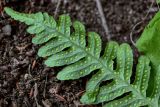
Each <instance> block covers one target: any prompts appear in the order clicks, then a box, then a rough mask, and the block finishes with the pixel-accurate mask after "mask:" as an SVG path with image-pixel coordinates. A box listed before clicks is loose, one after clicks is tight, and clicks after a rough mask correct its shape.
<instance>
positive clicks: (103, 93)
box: [5, 8, 160, 107]
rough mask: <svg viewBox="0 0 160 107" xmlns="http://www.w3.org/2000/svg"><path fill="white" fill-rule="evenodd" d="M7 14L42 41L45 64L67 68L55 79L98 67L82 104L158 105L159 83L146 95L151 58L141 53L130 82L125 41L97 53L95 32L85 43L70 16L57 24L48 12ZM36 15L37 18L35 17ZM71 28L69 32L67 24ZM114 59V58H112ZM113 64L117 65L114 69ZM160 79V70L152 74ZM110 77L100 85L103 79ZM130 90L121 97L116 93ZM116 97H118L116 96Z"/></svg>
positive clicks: (130, 60) (82, 32)
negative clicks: (107, 82) (22, 23)
mask: <svg viewBox="0 0 160 107" xmlns="http://www.w3.org/2000/svg"><path fill="white" fill-rule="evenodd" d="M5 11H6V12H7V14H8V15H10V16H11V17H13V18H14V19H15V20H19V21H21V22H24V23H26V24H27V25H29V28H28V29H27V32H28V33H30V34H35V35H36V36H35V37H34V38H33V39H32V42H33V43H34V44H42V45H43V46H42V47H41V48H40V49H39V51H38V55H39V56H40V57H47V60H46V61H45V64H46V65H47V66H49V67H54V66H63V65H66V67H65V68H64V69H63V70H62V71H60V72H59V73H58V75H57V78H58V79H60V80H69V79H78V78H80V77H83V76H86V75H88V74H90V73H91V72H92V71H95V70H97V73H96V74H94V75H93V76H92V78H91V79H90V80H89V81H88V83H87V86H86V92H85V94H84V95H83V96H82V98H81V102H82V103H84V104H95V103H101V102H107V103H106V105H104V107H125V106H127V107H137V106H145V105H148V106H149V107H158V100H159V95H160V94H159V92H158V91H159V90H160V84H159V82H155V83H154V86H155V89H153V91H152V92H151V93H152V94H151V96H148V95H147V93H146V92H147V89H148V87H149V86H150V85H148V81H149V79H150V65H149V64H150V60H149V59H148V57H147V56H141V57H140V58H139V62H138V64H137V70H136V76H135V80H134V82H133V84H131V83H130V78H131V75H132V65H133V54H132V50H131V48H130V46H129V45H128V44H125V43H124V44H122V45H120V46H119V45H118V44H117V43H116V42H109V43H108V44H107V46H106V49H105V52H104V53H103V55H102V56H100V52H101V39H100V36H99V35H98V34H97V33H95V32H89V33H88V34H87V37H88V40H87V41H88V44H86V41H85V35H86V32H85V27H84V25H83V24H82V23H81V22H79V21H75V22H74V23H73V24H72V23H71V20H70V17H69V16H67V15H61V16H60V18H59V21H58V23H56V21H55V20H54V19H53V18H52V17H51V16H49V15H48V14H47V13H41V12H39V13H36V14H24V13H19V12H15V11H14V10H12V9H10V8H5ZM37 17H38V18H37ZM72 26H73V28H74V32H71V30H70V27H72ZM115 59H116V61H115ZM114 63H116V64H117V66H116V69H114V67H113V66H114ZM155 79H156V81H159V80H160V70H158V72H157V74H156V75H155ZM107 80H113V81H112V82H111V83H109V84H106V85H104V86H102V87H100V84H101V83H102V82H103V81H107ZM125 93H129V94H127V95H125V96H123V97H121V98H118V97H119V96H121V95H123V94H125ZM115 98H118V99H115Z"/></svg>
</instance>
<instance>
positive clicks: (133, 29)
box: [130, 0, 154, 47]
mask: <svg viewBox="0 0 160 107" xmlns="http://www.w3.org/2000/svg"><path fill="white" fill-rule="evenodd" d="M153 4H154V0H153V1H152V3H151V5H150V7H149V9H148V11H147V14H146V16H145V17H144V18H143V19H142V20H141V21H140V22H138V23H136V24H135V25H134V26H133V27H132V30H131V33H130V41H131V43H132V44H133V46H135V47H136V44H135V42H134V41H133V32H134V31H135V28H136V27H137V26H138V25H140V24H141V23H143V22H144V21H145V20H146V19H147V17H148V15H149V13H150V8H152V7H153Z"/></svg>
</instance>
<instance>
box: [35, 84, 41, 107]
mask: <svg viewBox="0 0 160 107" xmlns="http://www.w3.org/2000/svg"><path fill="white" fill-rule="evenodd" d="M37 95H38V85H37V83H35V85H34V99H35V102H36V105H37V107H41V106H40V105H39V103H38V99H37Z"/></svg>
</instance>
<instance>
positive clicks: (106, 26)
mask: <svg viewBox="0 0 160 107" xmlns="http://www.w3.org/2000/svg"><path fill="white" fill-rule="evenodd" d="M95 1H96V4H97V8H98V11H99V15H100V17H101V20H102V26H103V28H104V30H105V33H106V35H107V39H108V41H109V40H110V39H111V34H110V32H109V29H108V25H107V22H106V19H105V16H104V13H103V9H102V5H101V2H100V0H95Z"/></svg>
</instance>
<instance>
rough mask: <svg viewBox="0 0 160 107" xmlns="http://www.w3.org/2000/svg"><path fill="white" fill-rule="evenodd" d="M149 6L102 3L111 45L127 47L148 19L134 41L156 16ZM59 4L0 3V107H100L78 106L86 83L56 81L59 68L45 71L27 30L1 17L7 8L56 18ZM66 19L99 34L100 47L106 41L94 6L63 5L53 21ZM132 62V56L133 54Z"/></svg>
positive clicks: (144, 1)
mask: <svg viewBox="0 0 160 107" xmlns="http://www.w3.org/2000/svg"><path fill="white" fill-rule="evenodd" d="M151 2H152V0H101V3H102V7H103V11H104V14H105V18H106V21H107V24H108V26H109V30H110V33H111V34H112V37H111V40H114V41H117V42H119V43H122V42H127V43H129V44H130V45H131V46H132V47H133V49H134V50H135V48H134V46H133V44H132V43H131V41H130V37H129V35H130V33H131V29H132V27H133V26H134V25H135V24H136V23H138V22H139V21H141V20H143V18H144V17H145V16H146V14H147V12H149V15H148V16H147V19H146V20H144V22H143V23H141V24H140V25H139V26H137V27H136V29H135V31H133V40H134V41H136V39H137V38H138V37H139V36H140V34H141V32H142V30H143V29H144V26H145V25H146V24H147V23H148V21H149V20H150V19H151V18H152V17H153V15H154V14H155V13H156V11H157V10H158V7H157V4H156V3H154V4H153V6H152V7H151V8H149V7H150V5H151ZM57 4H58V0H0V107H37V105H39V107H101V105H102V104H99V105H87V106H83V105H81V104H80V102H79V99H80V97H81V95H82V94H83V92H84V91H85V84H86V81H87V80H88V79H89V78H88V77H84V78H82V79H80V80H74V81H59V80H57V79H56V74H57V72H58V71H59V70H60V69H62V68H48V67H46V66H45V65H44V63H43V59H42V58H39V57H38V56H37V50H38V48H39V46H35V45H33V44H32V43H31V38H32V36H31V35H29V34H28V33H26V25H24V24H23V23H19V22H17V21H14V20H12V19H11V18H10V17H9V16H7V15H6V14H5V13H4V12H3V8H4V7H5V6H9V7H12V8H13V9H15V10H17V11H20V12H26V13H32V12H38V11H43V12H44V11H46V12H48V13H49V14H50V15H53V16H54V15H55V10H56V7H57ZM63 13H66V14H69V15H70V16H71V18H72V20H73V21H74V20H80V21H81V22H83V23H84V24H85V26H86V29H87V31H96V32H97V33H99V34H100V36H101V38H102V40H103V43H107V35H106V34H105V31H104V28H103V26H102V22H101V18H100V15H99V12H98V10H97V8H96V2H95V1H94V0H61V3H60V6H59V8H58V11H57V14H56V16H55V18H57V17H58V15H60V14H63ZM134 53H135V56H136V55H137V54H136V51H135V52H134Z"/></svg>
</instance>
